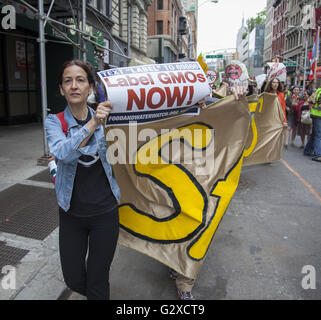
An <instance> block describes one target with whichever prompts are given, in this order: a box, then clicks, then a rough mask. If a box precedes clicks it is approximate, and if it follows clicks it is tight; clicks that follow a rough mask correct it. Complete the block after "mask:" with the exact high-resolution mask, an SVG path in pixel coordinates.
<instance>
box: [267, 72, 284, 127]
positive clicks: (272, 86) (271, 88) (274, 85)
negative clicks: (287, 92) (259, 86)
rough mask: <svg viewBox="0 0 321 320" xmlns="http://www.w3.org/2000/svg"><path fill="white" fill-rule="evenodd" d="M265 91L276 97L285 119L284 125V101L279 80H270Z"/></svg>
mask: <svg viewBox="0 0 321 320" xmlns="http://www.w3.org/2000/svg"><path fill="white" fill-rule="evenodd" d="M265 91H266V92H269V93H274V94H276V95H277V96H278V98H279V101H280V103H281V106H282V109H283V112H284V118H285V119H284V123H286V112H285V99H284V93H283V88H282V84H281V82H280V80H279V79H277V78H274V79H272V80H270V81H269V82H268V83H267V85H266V89H265Z"/></svg>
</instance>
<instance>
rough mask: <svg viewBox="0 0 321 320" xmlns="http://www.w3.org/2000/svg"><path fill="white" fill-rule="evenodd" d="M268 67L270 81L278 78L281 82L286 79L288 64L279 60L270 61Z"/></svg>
mask: <svg viewBox="0 0 321 320" xmlns="http://www.w3.org/2000/svg"><path fill="white" fill-rule="evenodd" d="M267 65H268V67H269V68H270V70H269V72H268V81H270V80H272V79H274V78H277V79H279V80H280V81H281V82H285V81H286V66H285V65H284V64H283V63H279V62H268V63H267Z"/></svg>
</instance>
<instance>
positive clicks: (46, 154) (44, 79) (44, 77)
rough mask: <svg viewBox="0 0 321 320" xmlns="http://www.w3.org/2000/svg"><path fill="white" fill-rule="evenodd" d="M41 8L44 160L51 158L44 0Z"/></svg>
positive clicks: (41, 0) (40, 44) (40, 3)
mask: <svg viewBox="0 0 321 320" xmlns="http://www.w3.org/2000/svg"><path fill="white" fill-rule="evenodd" d="M38 6H39V15H40V16H39V47H40V77H41V104H42V124H43V141H44V155H43V158H49V148H48V141H47V137H46V131H45V120H46V118H47V109H48V101H47V73H46V44H45V33H44V20H45V18H44V8H43V0H39V1H38Z"/></svg>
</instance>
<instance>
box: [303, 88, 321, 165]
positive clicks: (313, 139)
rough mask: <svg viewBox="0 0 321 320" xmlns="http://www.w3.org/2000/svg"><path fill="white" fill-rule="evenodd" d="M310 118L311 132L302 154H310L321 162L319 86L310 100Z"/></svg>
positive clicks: (320, 101)
mask: <svg viewBox="0 0 321 320" xmlns="http://www.w3.org/2000/svg"><path fill="white" fill-rule="evenodd" d="M310 101H311V102H312V103H313V105H312V107H311V115H310V116H311V118H312V134H311V136H310V139H309V141H308V143H307V145H306V146H305V149H304V155H307V156H312V160H314V161H318V162H321V88H319V89H318V90H317V91H316V92H315V93H314V94H313V95H312V96H311V100H310Z"/></svg>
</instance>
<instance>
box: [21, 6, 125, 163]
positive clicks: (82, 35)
mask: <svg viewBox="0 0 321 320" xmlns="http://www.w3.org/2000/svg"><path fill="white" fill-rule="evenodd" d="M18 1H19V2H20V3H22V4H23V5H24V6H26V7H28V8H29V9H30V10H31V11H32V12H33V13H34V14H35V17H36V18H37V19H39V39H38V41H39V48H40V75H41V103H42V122H43V139H44V155H43V157H42V159H48V158H49V157H50V153H49V148H48V142H47V139H46V132H45V128H44V122H45V120H46V118H47V113H48V101H47V76H46V41H47V40H46V39H45V26H46V24H47V23H48V24H49V25H50V26H51V27H52V28H53V29H54V30H55V31H56V32H58V33H59V34H60V35H61V36H62V37H63V38H64V39H65V40H66V41H67V42H68V43H70V44H71V45H73V46H74V47H76V48H77V49H78V50H79V52H81V54H82V60H83V61H86V60H87V55H86V42H91V43H93V44H94V45H95V46H96V47H98V48H100V49H102V50H108V51H110V52H111V53H113V54H115V55H119V56H121V57H123V58H126V59H128V60H130V59H131V58H130V57H129V56H127V55H125V54H124V52H123V50H122V49H121V48H120V46H119V45H118V43H117V42H116V41H115V40H114V39H113V37H112V35H111V34H110V32H109V31H108V29H107V28H106V26H105V25H104V24H103V22H102V21H101V19H100V18H99V16H98V14H99V11H98V10H96V9H95V8H94V7H92V6H91V5H89V4H87V1H86V0H77V19H76V15H75V13H74V9H73V7H72V3H71V1H70V0H68V3H69V7H70V12H68V17H70V18H72V19H73V21H74V24H75V26H76V27H73V26H70V25H67V24H65V23H63V22H61V21H58V20H56V19H53V18H51V17H50V14H52V13H55V12H56V13H64V14H66V12H67V10H66V9H65V8H64V7H59V9H60V10H58V9H57V10H56V11H55V7H54V6H55V0H50V1H47V3H49V2H50V5H49V7H48V11H47V13H45V11H44V6H45V4H44V0H38V1H28V2H27V1H25V0H18ZM80 1H81V2H82V4H81V8H82V14H81V18H82V19H81V21H82V30H80V19H79V18H80V14H79V11H80V10H79V7H80V6H79V2H80ZM37 2H38V9H37V8H36V7H35V6H34V5H35V4H36V3H37ZM66 2H67V1H65V3H66ZM31 3H32V4H31ZM56 6H58V4H57V2H56ZM87 10H90V11H91V12H92V13H93V15H94V16H95V17H96V19H97V20H98V22H99V23H100V24H101V26H102V29H101V30H100V31H103V32H106V33H107V34H108V36H109V37H110V39H111V40H112V41H113V42H114V44H115V45H116V47H117V48H118V50H119V51H120V52H117V51H114V50H112V49H109V48H106V47H104V46H102V45H101V44H99V43H97V42H95V41H94V40H92V39H91V38H92V35H90V34H89V33H87V32H86V21H87ZM64 17H66V16H64ZM58 26H62V27H64V28H67V29H69V30H73V31H75V32H76V33H77V35H78V40H79V39H81V43H76V42H75V41H74V40H72V39H70V38H69V37H68V36H67V35H66V34H65V33H64V32H62V31H61V30H60V29H59V28H58ZM128 46H130V44H128ZM128 52H129V51H128ZM39 162H42V161H41V160H40V161H39Z"/></svg>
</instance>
